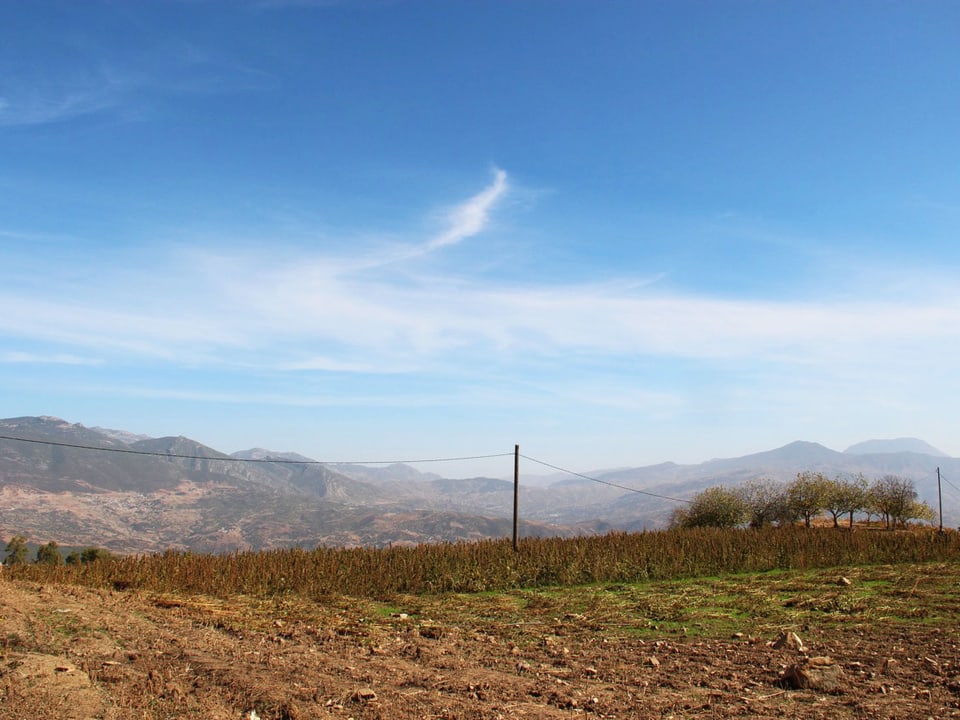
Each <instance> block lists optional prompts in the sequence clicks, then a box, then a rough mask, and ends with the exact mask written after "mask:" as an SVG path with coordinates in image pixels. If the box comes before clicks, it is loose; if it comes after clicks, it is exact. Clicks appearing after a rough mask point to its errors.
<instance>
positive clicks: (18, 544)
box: [5, 535, 28, 565]
mask: <svg viewBox="0 0 960 720" xmlns="http://www.w3.org/2000/svg"><path fill="white" fill-rule="evenodd" d="M27 552H28V551H27V539H26V538H25V537H24V536H23V535H14V536H13V537H12V538H10V542H8V543H7V547H6V553H7V556H6V559H5V562H6V563H7V565H21V564H23V563H25V562H26V561H27Z"/></svg>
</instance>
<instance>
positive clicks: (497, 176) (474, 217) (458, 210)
mask: <svg viewBox="0 0 960 720" xmlns="http://www.w3.org/2000/svg"><path fill="white" fill-rule="evenodd" d="M507 187H508V185H507V173H505V172H504V171H503V170H500V169H499V168H497V169H495V170H494V178H493V183H491V185H490V186H489V187H487V188H486V189H485V190H483V191H482V192H480V193H477V194H476V195H474V196H473V197H472V198H470V199H469V200H467V201H466V202H465V203H462V204H460V205H458V206H456V207H455V208H453V209H452V210H450V212H449V213H448V214H447V218H446V219H447V222H448V224H449V226H448V227H447V229H446V230H444V231H443V232H442V233H441V234H440V235H438V236H437V237H435V238H433V239H432V240H430V242H428V243H427V244H426V249H427V250H436V249H437V248H442V247H446V246H448V245H456V244H457V243H459V242H462V241H463V240H466V239H467V238H469V237H473V236H474V235H476V234H477V233H479V232H481V231H482V230H483V229H484V228H485V227H486V226H487V223H488V221H489V219H490V213H491V211H492V210H493V208H494V205H496V203H497V201H498V200H499V199H500V198H501V197H503V195H504V194H505V193H506V192H507Z"/></svg>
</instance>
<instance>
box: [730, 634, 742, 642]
mask: <svg viewBox="0 0 960 720" xmlns="http://www.w3.org/2000/svg"><path fill="white" fill-rule="evenodd" d="M730 637H732V638H733V639H734V640H743V633H742V632H735V633H734V634H733V635H731V636H730Z"/></svg>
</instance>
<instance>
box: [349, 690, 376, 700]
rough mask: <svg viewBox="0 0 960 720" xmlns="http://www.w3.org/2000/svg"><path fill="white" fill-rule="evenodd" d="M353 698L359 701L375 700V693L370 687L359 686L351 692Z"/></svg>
mask: <svg viewBox="0 0 960 720" xmlns="http://www.w3.org/2000/svg"><path fill="white" fill-rule="evenodd" d="M353 699H354V700H356V701H357V702H360V703H371V702H376V700H377V694H376V693H375V692H374V691H373V689H372V688H360V689H359V690H357V691H356V692H355V693H353Z"/></svg>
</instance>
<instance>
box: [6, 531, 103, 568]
mask: <svg viewBox="0 0 960 720" xmlns="http://www.w3.org/2000/svg"><path fill="white" fill-rule="evenodd" d="M5 552H6V556H5V558H4V563H5V564H7V565H23V564H24V563H26V562H27V558H28V557H29V555H30V548H29V547H28V546H27V538H26V537H24V536H23V535H14V536H13V537H12V538H10V542H8V543H7V546H6V548H5ZM110 557H111V555H110V553H109V552H108V551H107V550H104V549H103V548H96V547H88V548H84V549H83V550H71V551H70V553H69V554H68V555H67V556H66V557H64V556H63V553H61V552H60V546H59V545H57V543H56V542H54V541H53V540H51V541H50V542H48V543H46V544H45V545H40V546H39V547H38V548H37V553H36V556H35V557H34V562H36V563H37V564H39V565H64V564H66V565H82V564H86V563H91V562H94V561H96V560H107V559H109V558H110Z"/></svg>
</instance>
